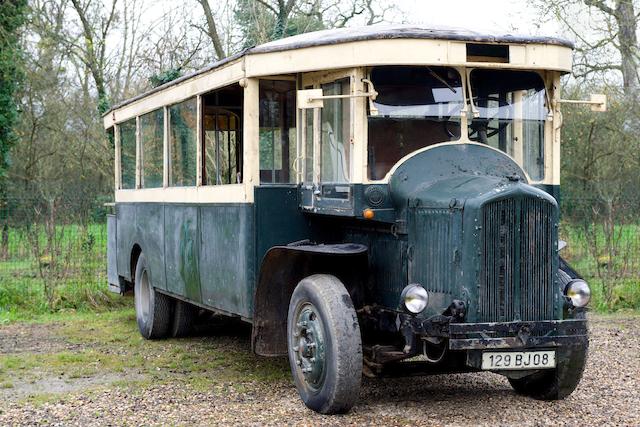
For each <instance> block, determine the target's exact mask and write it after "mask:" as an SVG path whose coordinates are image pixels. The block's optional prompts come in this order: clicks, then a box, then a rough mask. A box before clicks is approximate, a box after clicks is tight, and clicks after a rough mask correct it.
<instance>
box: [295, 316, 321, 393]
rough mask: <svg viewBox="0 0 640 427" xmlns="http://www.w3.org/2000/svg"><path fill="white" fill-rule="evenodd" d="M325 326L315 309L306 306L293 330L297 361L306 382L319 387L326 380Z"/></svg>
mask: <svg viewBox="0 0 640 427" xmlns="http://www.w3.org/2000/svg"><path fill="white" fill-rule="evenodd" d="M322 331H323V326H322V321H321V320H320V317H319V316H318V314H317V312H316V309H315V307H313V306H312V305H309V304H307V305H305V306H303V307H302V309H301V310H300V311H299V312H298V316H297V318H296V324H295V327H294V328H293V335H294V337H293V338H294V339H293V342H294V343H296V345H295V346H294V349H293V350H294V353H295V360H296V365H298V369H300V371H301V372H302V375H303V376H304V379H305V381H306V382H307V383H308V384H309V385H310V386H312V387H315V386H319V385H320V384H321V383H322V379H323V378H324V360H325V344H324V334H323V332H322Z"/></svg>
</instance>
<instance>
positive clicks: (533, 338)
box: [448, 319, 589, 350]
mask: <svg viewBox="0 0 640 427" xmlns="http://www.w3.org/2000/svg"><path fill="white" fill-rule="evenodd" d="M448 335H449V350H485V349H515V348H536V347H544V348H549V347H567V346H585V345H588V341H589V337H588V330H587V321H586V320H585V319H571V320H545V321H536V322H501V323H450V324H449V334H448Z"/></svg>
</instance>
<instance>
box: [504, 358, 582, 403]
mask: <svg viewBox="0 0 640 427" xmlns="http://www.w3.org/2000/svg"><path fill="white" fill-rule="evenodd" d="M587 353H588V346H575V347H567V348H561V349H558V351H557V354H556V358H557V360H558V365H557V366H556V368H554V369H544V370H540V371H538V372H536V373H534V374H532V375H528V376H526V377H523V378H509V383H510V384H511V387H513V389H514V390H515V391H516V393H518V394H522V395H524V396H529V397H533V398H534V399H538V400H559V399H564V398H565V397H567V396H569V395H570V394H571V393H573V391H574V390H575V389H576V387H577V386H578V383H580V379H581V378H582V373H583V372H584V367H585V362H586V360H587Z"/></svg>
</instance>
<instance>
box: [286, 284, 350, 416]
mask: <svg viewBox="0 0 640 427" xmlns="http://www.w3.org/2000/svg"><path fill="white" fill-rule="evenodd" d="M287 343H288V347H289V364H290V365H291V373H292V375H293V381H294V383H295V385H296V388H297V389H298V393H299V394H300V398H301V399H302V401H303V402H304V404H305V405H306V406H307V407H308V408H310V409H312V410H314V411H316V412H319V413H321V414H338V413H344V412H347V411H349V410H350V409H351V407H353V405H354V404H355V402H356V400H357V399H358V394H359V391H360V383H361V381H362V341H361V337H360V326H359V324H358V316H357V314H356V311H355V309H354V307H353V303H352V301H351V297H350V296H349V293H348V292H347V290H346V289H345V287H344V285H343V284H342V282H340V280H338V279H337V278H336V277H334V276H330V275H327V274H315V275H313V276H309V277H307V278H305V279H303V280H302V281H301V282H300V283H299V284H298V285H297V286H296V288H295V290H294V291H293V295H292V296H291V300H290V303H289V313H288V317H287ZM314 345H315V346H314Z"/></svg>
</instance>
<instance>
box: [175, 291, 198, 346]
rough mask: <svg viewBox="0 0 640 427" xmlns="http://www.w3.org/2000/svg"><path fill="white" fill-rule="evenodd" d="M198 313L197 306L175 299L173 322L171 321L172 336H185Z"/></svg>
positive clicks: (191, 329)
mask: <svg viewBox="0 0 640 427" xmlns="http://www.w3.org/2000/svg"><path fill="white" fill-rule="evenodd" d="M197 315H198V308H197V307H196V306H194V305H192V304H189V303H188V302H184V301H180V300H175V306H174V308H173V322H172V323H171V336H172V337H174V338H180V337H186V336H188V335H190V334H191V332H192V331H193V324H194V323H195V320H196V316H197Z"/></svg>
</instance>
